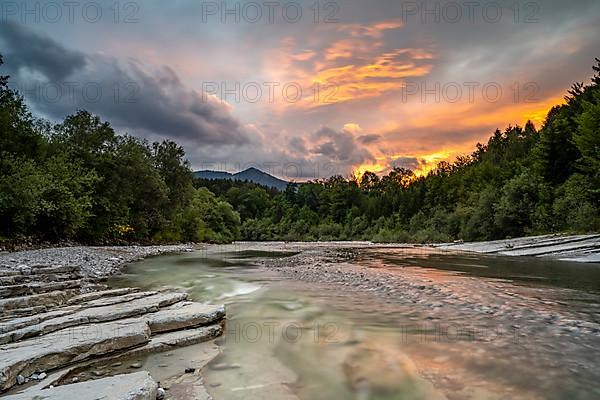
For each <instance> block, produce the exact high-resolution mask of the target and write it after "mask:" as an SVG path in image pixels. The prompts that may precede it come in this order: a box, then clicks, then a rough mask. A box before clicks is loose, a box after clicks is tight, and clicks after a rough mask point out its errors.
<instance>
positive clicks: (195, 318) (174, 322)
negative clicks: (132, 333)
mask: <svg viewBox="0 0 600 400" xmlns="http://www.w3.org/2000/svg"><path fill="white" fill-rule="evenodd" d="M224 317H225V307H224V306H213V305H205V304H200V303H190V302H184V303H178V304H175V305H174V306H171V307H168V308H166V309H165V310H164V311H161V312H158V313H156V314H152V315H149V316H148V319H149V325H150V330H151V331H152V332H153V333H158V332H170V331H176V330H180V329H184V328H188V327H191V326H200V325H206V324H209V323H213V322H215V321H219V320H221V319H223V318H224Z"/></svg>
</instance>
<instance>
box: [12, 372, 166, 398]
mask: <svg viewBox="0 0 600 400" xmlns="http://www.w3.org/2000/svg"><path fill="white" fill-rule="evenodd" d="M157 390H158V384H157V383H156V382H155V381H154V379H152V377H151V376H150V374H149V373H148V372H145V371H142V372H136V373H134V374H126V375H117V376H113V377H110V378H103V379H98V380H94V381H87V382H82V383H75V384H72V385H66V386H59V387H55V388H50V389H43V390H39V391H37V392H35V393H31V392H27V393H23V394H16V395H12V396H7V397H5V398H6V400H26V399H27V400H31V399H36V400H66V399H78V400H88V399H89V400H91V399H94V400H101V399H102V400H156V392H157Z"/></svg>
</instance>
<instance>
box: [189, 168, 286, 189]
mask: <svg viewBox="0 0 600 400" xmlns="http://www.w3.org/2000/svg"><path fill="white" fill-rule="evenodd" d="M194 175H195V176H196V178H199V179H209V180H221V179H226V180H234V181H242V182H244V181H248V182H252V183H256V184H257V185H262V186H267V187H270V188H275V189H277V190H280V191H284V190H285V189H286V188H287V186H288V184H289V182H287V181H284V180H283V179H279V178H277V177H274V176H273V175H270V174H268V173H266V172H264V171H261V170H260V169H258V168H255V167H250V168H248V169H246V170H244V171H241V172H238V173H235V174H232V173H230V172H225V171H197V172H195V173H194Z"/></svg>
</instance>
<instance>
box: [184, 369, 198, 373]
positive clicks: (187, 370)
mask: <svg viewBox="0 0 600 400" xmlns="http://www.w3.org/2000/svg"><path fill="white" fill-rule="evenodd" d="M194 372H196V368H186V369H185V373H186V374H193V373H194Z"/></svg>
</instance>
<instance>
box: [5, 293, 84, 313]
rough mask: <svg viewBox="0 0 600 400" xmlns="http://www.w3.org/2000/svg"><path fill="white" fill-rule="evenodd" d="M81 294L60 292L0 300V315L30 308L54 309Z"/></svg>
mask: <svg viewBox="0 0 600 400" xmlns="http://www.w3.org/2000/svg"><path fill="white" fill-rule="evenodd" d="M80 293H81V290H80V289H68V290H60V291H54V292H49V293H41V294H34V295H31V296H23V297H13V298H9V299H0V313H5V312H10V311H12V310H16V309H22V308H31V307H56V306H60V305H62V304H65V303H66V302H67V300H68V299H70V298H71V297H73V296H75V295H78V294H80ZM15 313H16V312H15Z"/></svg>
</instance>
